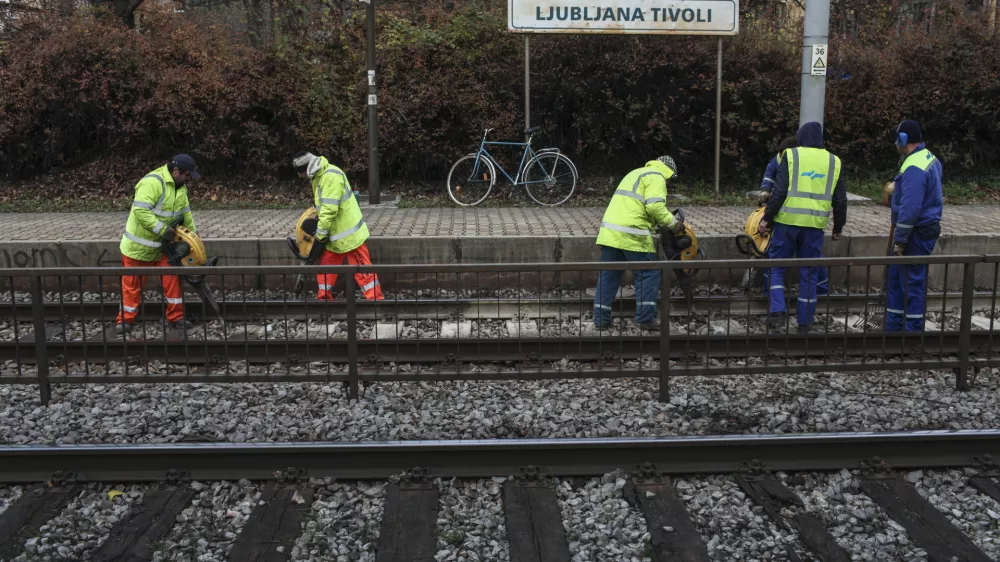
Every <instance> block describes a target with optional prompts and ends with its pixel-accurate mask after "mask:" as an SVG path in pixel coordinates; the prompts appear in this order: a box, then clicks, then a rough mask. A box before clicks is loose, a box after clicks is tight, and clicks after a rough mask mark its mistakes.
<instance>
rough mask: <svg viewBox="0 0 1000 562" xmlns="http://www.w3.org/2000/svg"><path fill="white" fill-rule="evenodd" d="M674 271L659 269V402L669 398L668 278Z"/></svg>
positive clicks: (669, 279)
mask: <svg viewBox="0 0 1000 562" xmlns="http://www.w3.org/2000/svg"><path fill="white" fill-rule="evenodd" d="M673 274H674V272H673V270H671V269H668V268H666V267H663V268H661V269H660V385H659V386H660V402H667V401H669V400H670V286H671V285H670V282H671V281H672V279H671V278H670V276H671V275H673Z"/></svg>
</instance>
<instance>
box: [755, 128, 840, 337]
mask: <svg viewBox="0 0 1000 562" xmlns="http://www.w3.org/2000/svg"><path fill="white" fill-rule="evenodd" d="M795 137H796V140H797V141H798V147H797V148H790V149H788V150H786V151H785V152H784V154H782V158H781V163H780V164H779V169H778V175H777V177H776V179H775V182H774V189H772V190H771V196H770V198H769V199H768V202H767V208H766V210H765V211H764V219H763V220H762V221H761V223H760V229H761V231H762V232H763V231H764V230H766V229H769V228H773V231H772V233H771V242H770V243H769V244H768V257H769V258H771V259H786V258H791V257H799V258H818V257H821V256H822V248H823V231H824V229H826V226H827V224H828V222H829V220H830V211H831V210H832V211H833V239H834V240H837V239H839V238H840V233H841V231H842V230H843V228H844V224H845V223H846V222H847V188H846V186H845V185H844V180H843V177H842V176H841V162H840V158H838V157H837V156H834V155H833V154H831V153H830V152H828V151H827V150H825V149H823V126H822V125H820V124H819V123H817V122H815V121H811V122H809V123H806V124H804V125H802V127H800V128H799V130H798V132H797V133H796V135H795ZM772 225H773V226H772ZM799 272H800V277H799V297H798V306H797V308H796V310H797V317H798V331H799V333H808V332H809V329H810V328H811V326H812V323H813V320H814V318H815V316H816V296H817V293H816V284H817V281H818V276H819V268H817V267H802V268H800V269H799ZM784 283H785V269H784V268H780V267H774V268H771V272H770V275H769V279H768V287H769V292H770V301H771V302H770V315H769V316H768V324H769V326H770V328H771V331H772V332H776V331H779V330H780V328H781V327H782V325H783V324H784V323H785V284H784Z"/></svg>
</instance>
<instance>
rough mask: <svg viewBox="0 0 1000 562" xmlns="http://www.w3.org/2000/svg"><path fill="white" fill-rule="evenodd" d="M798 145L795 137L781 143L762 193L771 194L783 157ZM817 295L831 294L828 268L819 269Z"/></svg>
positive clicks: (766, 169) (762, 185) (766, 273)
mask: <svg viewBox="0 0 1000 562" xmlns="http://www.w3.org/2000/svg"><path fill="white" fill-rule="evenodd" d="M798 145H799V142H798V141H797V140H796V139H795V136H794V135H792V136H790V137H785V139H784V140H783V141H781V144H779V145H778V153H777V154H775V155H774V157H773V158H771V161H770V162H768V163H767V168H765V169H764V179H763V180H761V182H760V190H761V191H763V192H766V193H767V194H770V192H771V188H772V187H774V183H775V182H776V181H777V178H778V169H779V168H780V165H781V155H782V154H784V153H785V151H786V150H788V149H789V148H795V147H797V146H798ZM821 255H822V254H821ZM769 273H770V272H769V270H767V269H765V270H764V286H765V287H768V286H769V283H768V279H769V277H770V275H769ZM816 294H817V295H818V296H821V297H822V296H825V295H829V294H830V270H829V269H828V268H827V267H826V266H822V267H820V268H819V280H818V281H817V282H816Z"/></svg>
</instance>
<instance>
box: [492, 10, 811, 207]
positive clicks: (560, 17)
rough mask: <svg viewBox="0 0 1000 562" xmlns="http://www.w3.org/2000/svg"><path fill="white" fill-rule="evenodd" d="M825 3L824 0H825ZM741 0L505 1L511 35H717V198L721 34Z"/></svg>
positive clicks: (735, 21) (733, 31)
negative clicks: (512, 33)
mask: <svg viewBox="0 0 1000 562" xmlns="http://www.w3.org/2000/svg"><path fill="white" fill-rule="evenodd" d="M827 1H828V0H827ZM739 15H740V7H739V0H595V1H594V2H582V1H581V0H507V30H508V31H512V32H514V33H584V34H590V33H594V34H609V35H620V34H633V35H719V36H720V37H719V45H718V65H717V67H718V70H717V76H716V98H715V196H716V198H718V197H719V160H720V154H721V151H720V148H721V147H720V144H721V131H722V37H721V36H725V35H738V34H739V31H740V22H739V19H740V18H739ZM528 45H529V43H528V37H527V36H526V37H525V40H524V113H525V115H524V124H525V128H527V127H528V126H529V125H530V122H531V121H530V115H528V113H529V110H530V105H529V97H530V77H529V72H528V63H529V58H528ZM823 62H824V64H825V63H826V60H825V59H824V61H823Z"/></svg>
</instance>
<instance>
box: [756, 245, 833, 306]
mask: <svg viewBox="0 0 1000 562" xmlns="http://www.w3.org/2000/svg"><path fill="white" fill-rule="evenodd" d="M820 257H822V254H821V255H820ZM817 269H819V279H818V280H817V281H816V294H817V295H818V296H821V297H825V296H827V295H829V294H830V270H829V269H827V267H826V266H825V265H824V266H820V267H818V268H817ZM770 286H771V268H767V269H765V270H764V287H765V288H766V287H770Z"/></svg>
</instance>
